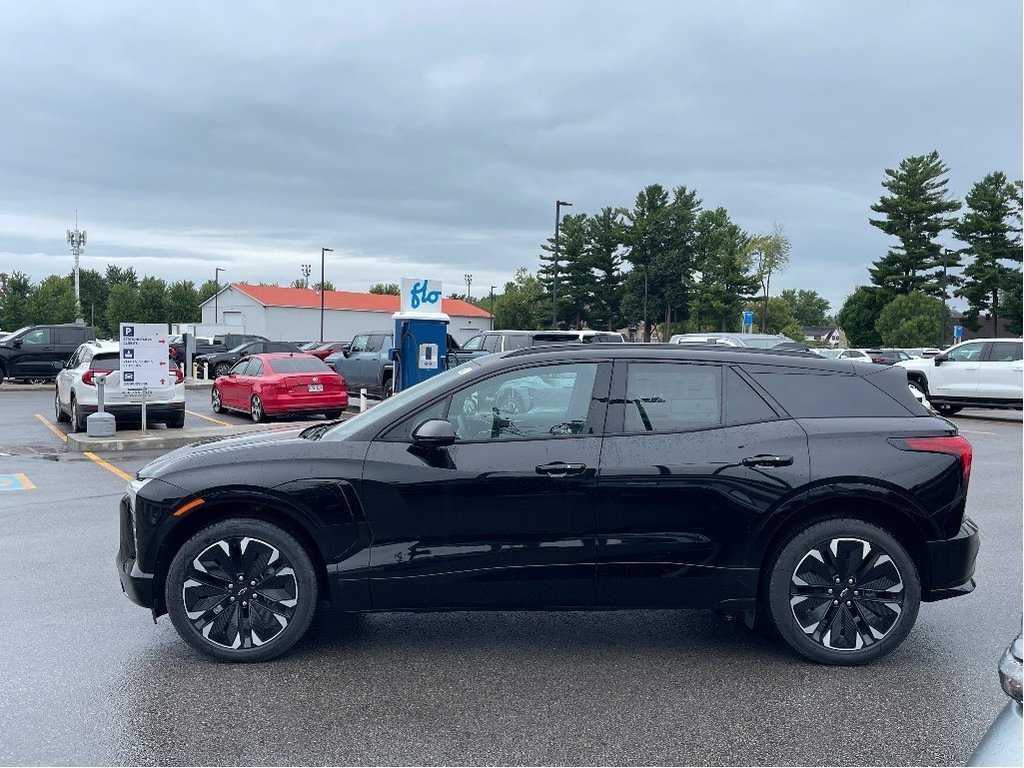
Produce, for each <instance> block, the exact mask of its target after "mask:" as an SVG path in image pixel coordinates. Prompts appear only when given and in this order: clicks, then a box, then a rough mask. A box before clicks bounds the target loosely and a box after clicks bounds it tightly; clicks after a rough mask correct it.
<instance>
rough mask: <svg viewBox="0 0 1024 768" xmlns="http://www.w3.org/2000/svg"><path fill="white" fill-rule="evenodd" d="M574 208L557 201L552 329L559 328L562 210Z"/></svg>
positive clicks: (553, 263) (552, 286)
mask: <svg viewBox="0 0 1024 768" xmlns="http://www.w3.org/2000/svg"><path fill="white" fill-rule="evenodd" d="M563 207H566V208H570V207H572V203H567V202H565V201H564V200H555V258H554V261H553V262H552V269H551V328H552V330H554V329H556V328H558V228H559V226H560V225H561V222H562V208H563Z"/></svg>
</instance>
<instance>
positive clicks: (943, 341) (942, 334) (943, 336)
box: [939, 248, 956, 348]
mask: <svg viewBox="0 0 1024 768" xmlns="http://www.w3.org/2000/svg"><path fill="white" fill-rule="evenodd" d="M951 253H956V251H953V250H950V249H949V248H943V249H942V330H941V332H940V333H939V339H940V342H939V346H941V347H942V348H945V347H946V326H947V325H949V309H947V308H946V285H947V280H948V278H947V276H946V269H947V263H946V257H948V256H949V254H951Z"/></svg>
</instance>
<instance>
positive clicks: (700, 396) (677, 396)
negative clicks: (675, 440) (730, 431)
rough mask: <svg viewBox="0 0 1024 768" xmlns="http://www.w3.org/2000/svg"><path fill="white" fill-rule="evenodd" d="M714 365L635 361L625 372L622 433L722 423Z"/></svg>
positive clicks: (718, 385)
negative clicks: (624, 418)
mask: <svg viewBox="0 0 1024 768" xmlns="http://www.w3.org/2000/svg"><path fill="white" fill-rule="evenodd" d="M721 376H722V372H721V369H720V368H719V367H718V366H715V365H692V364H687V363H639V364H632V365H630V366H629V369H628V372H627V374H626V420H625V431H626V432H676V431H679V430H687V429H703V428H706V427H716V426H718V425H719V424H721V423H722V408H721V395H720V392H721Z"/></svg>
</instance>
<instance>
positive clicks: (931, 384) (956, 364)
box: [896, 339, 1024, 416]
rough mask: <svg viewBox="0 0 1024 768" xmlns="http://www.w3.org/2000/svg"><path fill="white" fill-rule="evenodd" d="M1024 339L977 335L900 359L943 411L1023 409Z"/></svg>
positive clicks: (916, 383)
mask: <svg viewBox="0 0 1024 768" xmlns="http://www.w3.org/2000/svg"><path fill="white" fill-rule="evenodd" d="M1022 358H1024V342H1022V341H1021V340H1020V339H972V340H971V341H965V342H963V343H962V344H957V345H956V346H953V347H950V348H949V349H947V350H946V351H944V352H941V353H940V354H938V355H936V356H935V357H932V358H929V359H924V360H903V361H901V362H898V363H896V365H898V366H899V367H900V368H905V369H906V370H907V379H908V381H909V382H910V386H911V387H916V388H917V389H919V390H920V391H921V392H923V393H924V394H925V395H927V397H928V400H929V401H930V402H931V404H932V407H933V408H935V410H937V411H938V412H939V413H941V414H943V415H946V416H950V415H952V414H954V413H957V412H958V411H960V410H961V409H963V408H1014V409H1016V410H1018V411H1019V410H1021V401H1022V395H1024V360H1022Z"/></svg>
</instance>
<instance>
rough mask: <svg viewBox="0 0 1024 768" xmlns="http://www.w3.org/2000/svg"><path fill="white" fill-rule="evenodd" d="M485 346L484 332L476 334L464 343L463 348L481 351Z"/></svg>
mask: <svg viewBox="0 0 1024 768" xmlns="http://www.w3.org/2000/svg"><path fill="white" fill-rule="evenodd" d="M483 346H484V336H483V334H482V333H478V334H477V335H476V336H474V337H473V338H471V339H470V340H469V341H467V342H466V343H465V344H463V345H462V348H463V349H465V350H468V351H470V352H479V351H480V350H481V349H483Z"/></svg>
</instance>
